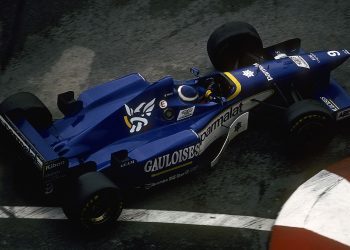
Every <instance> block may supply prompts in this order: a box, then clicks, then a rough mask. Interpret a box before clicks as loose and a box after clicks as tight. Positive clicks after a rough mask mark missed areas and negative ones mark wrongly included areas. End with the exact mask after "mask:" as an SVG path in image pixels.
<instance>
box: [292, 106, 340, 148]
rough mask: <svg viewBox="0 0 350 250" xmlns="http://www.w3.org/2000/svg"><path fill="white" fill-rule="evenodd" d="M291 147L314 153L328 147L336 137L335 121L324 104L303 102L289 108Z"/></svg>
mask: <svg viewBox="0 0 350 250" xmlns="http://www.w3.org/2000/svg"><path fill="white" fill-rule="evenodd" d="M286 120H287V137H288V145H289V147H290V148H291V149H292V150H293V151H295V150H299V151H300V150H303V151H312V150H313V149H320V148H322V147H324V146H325V145H327V144H328V143H329V142H330V140H331V139H332V138H333V135H334V127H333V126H334V119H333V117H332V114H331V112H330V111H329V110H328V109H327V108H325V107H324V106H323V105H322V103H320V102H318V101H315V100H302V101H299V102H296V103H294V104H292V105H291V106H290V107H288V109H287V112H286Z"/></svg>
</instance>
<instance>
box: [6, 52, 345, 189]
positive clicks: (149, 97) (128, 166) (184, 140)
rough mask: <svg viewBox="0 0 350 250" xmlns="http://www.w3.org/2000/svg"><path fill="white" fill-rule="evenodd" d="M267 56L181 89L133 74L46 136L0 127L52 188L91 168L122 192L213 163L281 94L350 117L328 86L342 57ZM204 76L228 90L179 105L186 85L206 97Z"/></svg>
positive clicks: (105, 87) (101, 90)
mask: <svg viewBox="0 0 350 250" xmlns="http://www.w3.org/2000/svg"><path fill="white" fill-rule="evenodd" d="M268 53H269V56H270V60H263V61H261V62H260V63H255V64H253V65H250V66H247V67H244V68H239V69H236V70H233V71H231V72H213V73H211V74H208V75H206V76H203V77H196V78H194V79H190V80H185V81H177V80H174V79H173V78H172V77H170V76H167V77H164V78H162V79H160V80H159V81H157V82H154V83H152V84H151V83H149V82H147V81H146V80H145V79H144V78H143V77H142V76H141V75H140V74H136V73H135V74H130V75H127V76H125V77H122V78H119V79H116V80H113V81H111V82H108V83H104V84H101V85H98V86H96V87H93V88H90V89H88V90H86V91H84V92H82V93H81V94H80V96H79V97H78V99H77V100H78V101H79V102H82V108H81V110H79V111H78V112H75V113H74V114H69V115H65V117H64V118H62V119H59V120H56V121H54V122H53V124H52V125H51V126H50V127H49V128H48V129H45V130H36V129H34V128H33V127H32V126H31V125H30V123H29V122H28V121H26V120H25V119H22V120H20V121H17V122H13V121H11V120H10V119H8V118H7V117H6V115H1V116H0V118H1V122H2V124H3V125H5V127H6V128H7V129H8V131H9V132H11V133H12V134H13V135H14V136H15V137H17V140H18V141H19V142H20V141H21V140H22V142H20V143H21V144H22V146H24V148H25V150H26V151H27V152H29V154H30V156H31V157H32V158H33V159H34V162H35V163H36V165H38V166H39V168H40V170H41V171H43V176H44V177H45V178H48V179H49V180H50V181H52V182H55V181H56V179H59V178H61V177H63V176H66V175H67V173H69V171H70V170H73V169H74V168H82V169H83V168H84V167H85V166H89V169H91V168H92V169H93V170H96V171H102V172H105V173H106V174H108V176H109V177H110V178H111V179H112V180H114V181H115V182H116V183H117V185H119V186H120V187H122V188H128V187H152V186H156V185H158V184H161V183H165V182H168V181H171V180H174V179H177V178H179V177H182V176H184V175H186V174H188V173H190V172H191V171H192V170H194V169H196V168H197V167H198V166H201V165H204V163H206V164H210V165H212V166H213V165H215V164H216V163H217V160H218V158H219V156H220V155H221V153H222V151H223V149H224V148H225V147H226V145H227V143H228V142H229V141H230V140H231V139H233V138H234V137H235V136H236V135H238V134H239V133H240V132H242V131H244V130H246V129H247V127H248V117H249V112H250V110H251V109H253V108H254V107H255V106H257V105H259V104H260V103H261V102H265V101H266V102H268V101H269V100H270V99H271V98H270V97H272V96H276V95H279V94H281V93H280V92H282V93H284V95H285V98H284V99H287V101H288V100H289V99H291V98H292V97H291V96H290V93H291V92H292V91H293V90H294V89H296V90H298V91H299V92H300V94H301V95H302V96H303V97H304V98H312V99H315V100H319V101H320V102H322V103H324V105H325V106H326V107H327V108H329V109H330V111H331V112H332V113H333V114H334V119H335V120H341V119H344V118H347V117H348V116H350V112H349V110H350V97H349V95H348V94H347V93H346V92H345V91H344V90H343V88H342V87H341V86H340V85H339V84H338V83H337V82H336V81H335V80H333V79H331V78H330V72H331V71H332V70H333V69H335V68H336V67H338V66H339V65H340V64H341V63H343V62H344V61H345V60H346V59H347V58H349V57H350V53H349V52H348V51H347V50H345V49H344V50H335V51H319V52H313V53H307V52H303V51H301V50H290V51H284V52H281V51H277V50H274V49H273V48H269V51H268ZM209 78H210V79H213V80H214V81H219V82H220V81H221V82H224V83H221V84H226V85H227V86H229V89H230V91H231V92H230V93H228V92H227V93H226V92H225V93H224V92H221V93H219V94H217V98H216V99H215V100H205V99H201V98H198V100H196V101H184V100H183V99H181V98H180V97H179V93H178V90H179V87H180V86H182V85H189V86H192V87H193V88H194V89H196V91H198V93H199V96H201V95H203V94H204V93H205V91H206V88H207V87H208V86H207V80H208V79H209ZM284 105H286V104H284ZM213 145H214V146H215V148H216V149H214V148H213V147H212V146H213ZM83 171H84V170H83ZM48 173H49V174H48Z"/></svg>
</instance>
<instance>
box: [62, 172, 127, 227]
mask: <svg viewBox="0 0 350 250" xmlns="http://www.w3.org/2000/svg"><path fill="white" fill-rule="evenodd" d="M65 194H67V196H66V197H64V198H63V203H64V204H63V211H64V213H65V214H66V216H67V217H68V218H69V219H70V220H71V221H73V222H74V223H76V224H77V225H79V226H80V227H81V228H83V229H87V230H98V229H104V228H106V227H108V226H111V225H113V224H115V223H116V222H117V219H118V217H119V215H120V213H121V211H122V207H123V204H122V198H121V193H120V190H119V188H118V187H117V186H116V185H115V184H114V183H113V182H112V181H111V180H109V179H108V178H107V177H106V176H105V175H104V174H102V173H100V172H89V173H85V174H83V175H81V176H80V177H79V178H77V179H75V180H74V181H72V182H71V184H70V185H69V190H67V192H65V193H64V194H62V195H65Z"/></svg>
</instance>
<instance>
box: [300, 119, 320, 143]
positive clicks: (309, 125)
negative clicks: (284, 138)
mask: <svg viewBox="0 0 350 250" xmlns="http://www.w3.org/2000/svg"><path fill="white" fill-rule="evenodd" d="M296 132H297V133H296V135H297V137H298V139H299V141H302V142H304V143H305V144H306V145H311V144H314V143H317V142H322V141H326V138H327V124H326V123H325V121H324V120H309V121H308V122H306V123H304V124H302V125H301V126H300V127H299V128H298V129H297V131H296ZM316 146H317V145H316Z"/></svg>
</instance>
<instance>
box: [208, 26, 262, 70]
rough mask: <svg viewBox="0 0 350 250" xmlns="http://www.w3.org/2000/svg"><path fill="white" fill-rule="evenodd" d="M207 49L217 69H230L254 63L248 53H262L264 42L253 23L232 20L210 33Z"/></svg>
mask: <svg viewBox="0 0 350 250" xmlns="http://www.w3.org/2000/svg"><path fill="white" fill-rule="evenodd" d="M207 51H208V55H209V58H210V60H211V62H212V64H213V66H214V67H215V68H216V69H217V70H220V71H228V70H233V69H235V68H236V66H238V67H243V66H247V65H249V64H251V63H253V61H252V60H251V59H249V58H248V57H249V56H247V54H248V53H249V54H253V55H261V54H262V51H263V44H262V41H261V38H260V36H259V34H258V32H257V31H256V30H255V28H254V27H253V26H252V25H250V24H248V23H244V22H230V23H226V24H224V25H222V26H220V27H219V28H217V29H216V30H215V31H214V32H213V33H212V34H211V35H210V37H209V40H208V43H207ZM237 61H239V64H238V65H237Z"/></svg>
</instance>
